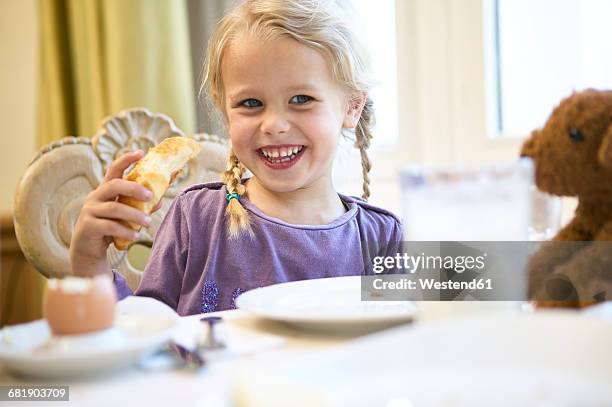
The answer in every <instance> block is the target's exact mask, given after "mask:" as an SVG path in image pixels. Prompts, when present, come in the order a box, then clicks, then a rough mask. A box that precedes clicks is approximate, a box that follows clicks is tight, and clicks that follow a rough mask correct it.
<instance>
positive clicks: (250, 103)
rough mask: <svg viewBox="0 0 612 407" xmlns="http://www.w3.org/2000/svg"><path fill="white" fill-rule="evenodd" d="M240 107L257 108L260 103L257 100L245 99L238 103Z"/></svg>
mask: <svg viewBox="0 0 612 407" xmlns="http://www.w3.org/2000/svg"><path fill="white" fill-rule="evenodd" d="M240 106H244V107H259V106H261V102H260V101H259V100H257V99H245V100H243V101H242V102H241V103H240Z"/></svg>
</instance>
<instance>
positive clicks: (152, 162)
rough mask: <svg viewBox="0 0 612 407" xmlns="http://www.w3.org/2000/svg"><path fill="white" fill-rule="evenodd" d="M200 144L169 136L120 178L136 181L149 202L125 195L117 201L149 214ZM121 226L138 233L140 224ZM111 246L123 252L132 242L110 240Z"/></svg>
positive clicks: (193, 155)
mask: <svg viewBox="0 0 612 407" xmlns="http://www.w3.org/2000/svg"><path fill="white" fill-rule="evenodd" d="M199 152H200V144H198V142H197V141H195V140H194V139H191V138H188V137H169V138H167V139H164V140H163V141H162V142H161V143H159V144H158V145H157V146H155V147H152V148H150V149H149V151H148V152H147V154H146V155H145V156H144V157H143V158H142V159H141V160H140V161H138V162H137V163H136V165H135V166H134V168H132V170H131V171H130V172H129V173H128V174H127V175H124V177H123V178H124V179H126V180H128V181H136V182H138V183H139V184H140V185H142V186H144V187H145V188H147V189H149V190H150V191H151V192H153V198H151V200H149V201H146V202H144V201H140V200H138V199H134V198H131V197H127V196H123V195H121V196H119V199H118V202H121V203H124V204H126V205H129V206H132V207H134V208H136V209H138V210H141V211H143V212H145V213H146V214H150V213H151V210H152V209H153V208H154V207H155V206H156V205H157V203H158V202H159V201H160V200H161V199H162V197H163V196H164V194H165V193H166V190H167V189H168V187H169V186H170V184H171V183H172V181H174V178H176V176H177V174H178V173H179V171H180V170H181V169H182V168H183V167H184V166H185V164H187V162H188V161H189V160H191V159H192V158H193V157H195V156H196V155H198V153H199ZM121 223H123V224H124V225H126V226H128V227H130V228H132V229H134V230H140V228H141V225H139V224H136V223H131V222H125V221H122V222H121ZM113 243H114V244H115V247H116V248H117V249H119V250H126V249H127V248H128V246H129V245H130V243H132V240H125V239H120V238H117V237H115V238H113Z"/></svg>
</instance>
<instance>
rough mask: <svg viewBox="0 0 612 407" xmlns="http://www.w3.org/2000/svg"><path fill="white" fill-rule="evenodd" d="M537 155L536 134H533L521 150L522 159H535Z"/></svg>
mask: <svg viewBox="0 0 612 407" xmlns="http://www.w3.org/2000/svg"><path fill="white" fill-rule="evenodd" d="M536 153H537V141H536V132H533V133H531V136H530V137H529V138H528V139H527V140H526V141H525V142H524V143H523V147H522V148H521V157H532V158H533V157H534V156H535V155H536Z"/></svg>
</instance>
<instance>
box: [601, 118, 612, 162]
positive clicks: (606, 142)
mask: <svg viewBox="0 0 612 407" xmlns="http://www.w3.org/2000/svg"><path fill="white" fill-rule="evenodd" d="M597 159H598V160H599V163H600V164H601V165H603V166H604V167H605V168H608V169H610V170H612V123H610V125H608V129H607V130H606V131H605V133H604V135H603V138H602V140H601V145H600V146H599V151H598V152H597Z"/></svg>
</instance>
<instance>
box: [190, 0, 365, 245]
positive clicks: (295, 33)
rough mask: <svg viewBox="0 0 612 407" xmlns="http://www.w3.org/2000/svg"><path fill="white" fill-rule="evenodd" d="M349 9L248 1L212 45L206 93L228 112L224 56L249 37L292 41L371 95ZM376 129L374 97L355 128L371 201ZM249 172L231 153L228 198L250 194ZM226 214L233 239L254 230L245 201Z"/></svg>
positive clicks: (311, 1) (329, 0) (347, 84)
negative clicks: (370, 153) (247, 185)
mask: <svg viewBox="0 0 612 407" xmlns="http://www.w3.org/2000/svg"><path fill="white" fill-rule="evenodd" d="M349 5H350V4H349V3H348V2H346V3H345V2H344V1H342V0H246V1H244V2H243V3H242V4H241V5H239V6H238V7H236V8H235V9H234V10H232V11H231V12H230V13H229V14H227V15H226V16H225V17H223V18H222V19H221V20H220V21H219V23H218V24H217V27H216V28H215V30H214V32H213V34H212V35H211V38H210V39H209V41H208V49H207V53H206V62H205V64H204V80H203V82H202V87H201V89H200V93H201V94H206V95H207V97H209V98H210V99H211V100H212V103H213V105H214V106H215V107H216V108H217V109H218V110H221V111H222V110H223V108H222V107H223V106H224V99H225V94H224V88H223V77H222V75H221V74H222V72H221V62H222V58H223V52H224V51H225V49H226V48H227V47H228V45H231V44H232V42H233V41H237V40H238V39H239V37H240V36H241V35H245V34H246V35H249V36H252V37H255V38H259V39H261V40H262V41H267V40H271V39H275V38H278V37H280V36H283V35H285V36H289V37H290V38H292V39H294V40H296V41H298V42H299V43H301V44H304V45H306V46H308V47H310V48H313V49H315V50H317V51H319V52H321V53H322V54H323V55H325V56H326V57H327V59H328V61H329V62H330V65H331V71H332V77H333V78H334V80H336V81H337V82H338V83H339V84H341V85H342V86H343V87H344V88H345V89H347V90H348V91H349V93H351V94H354V93H355V92H365V93H366V94H367V92H368V91H369V90H370V88H371V87H372V80H371V78H370V76H369V56H368V54H367V52H366V50H365V47H363V45H362V43H361V41H360V40H359V38H358V37H357V30H356V29H355V28H354V27H353V26H352V24H353V23H354V21H355V16H354V15H352V14H351V11H350V8H349V7H348V6H349ZM354 102H355V101H354V100H351V101H350V103H354ZM222 113H223V112H222ZM373 125H374V111H373V104H372V100H371V99H370V97H369V96H368V97H367V98H366V101H365V105H364V107H363V110H362V113H361V116H360V118H359V121H358V123H357V125H356V127H355V147H357V148H358V149H359V152H360V155H361V167H362V175H363V195H362V196H363V198H364V199H367V198H368V197H369V196H370V187H369V185H370V177H369V172H370V169H371V167H372V165H371V163H370V159H369V157H368V154H367V149H368V148H369V147H370V141H371V140H372V127H373ZM345 135H346V134H345ZM244 170H245V168H244V166H243V165H242V164H241V163H240V161H239V160H238V157H237V156H236V154H235V153H234V152H233V150H231V151H230V155H229V159H228V166H227V170H226V171H225V172H224V173H223V182H224V183H225V184H226V187H227V191H228V194H238V195H239V196H242V195H244V193H245V187H244V186H243V185H242V183H241V177H242V175H243V173H244ZM225 213H226V216H228V217H229V220H230V225H229V231H230V236H231V237H237V236H239V235H240V233H241V232H242V231H249V232H250V231H251V229H250V223H249V219H248V214H247V212H246V210H245V209H244V207H243V206H242V205H241V204H240V202H239V199H234V198H232V199H229V201H228V205H227V208H226V211H225Z"/></svg>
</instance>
